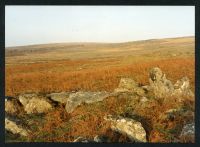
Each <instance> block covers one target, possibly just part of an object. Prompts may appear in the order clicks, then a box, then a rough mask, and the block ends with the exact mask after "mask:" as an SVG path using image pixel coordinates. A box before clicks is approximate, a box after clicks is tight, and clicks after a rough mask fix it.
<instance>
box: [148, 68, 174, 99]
mask: <svg viewBox="0 0 200 147" xmlns="http://www.w3.org/2000/svg"><path fill="white" fill-rule="evenodd" d="M149 83H150V88H151V90H152V91H153V93H154V95H155V97H157V98H162V97H165V96H169V95H171V94H172V92H173V90H174V87H173V85H172V83H171V81H170V80H168V79H167V78H166V76H165V74H164V73H163V72H162V71H161V69H160V68H158V67H155V68H152V69H151V70H150V72H149Z"/></svg>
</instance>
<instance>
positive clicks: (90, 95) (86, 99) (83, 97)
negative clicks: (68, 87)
mask: <svg viewBox="0 0 200 147" xmlns="http://www.w3.org/2000/svg"><path fill="white" fill-rule="evenodd" d="M109 96H110V93H108V92H105V91H103V92H83V91H79V92H76V93H72V94H70V95H69V98H68V99H67V103H66V106H65V109H66V111H67V112H68V113H71V112H73V111H74V109H75V108H76V107H77V106H79V105H81V104H82V103H87V104H90V103H94V102H99V101H102V100H103V99H105V98H107V97H109Z"/></svg>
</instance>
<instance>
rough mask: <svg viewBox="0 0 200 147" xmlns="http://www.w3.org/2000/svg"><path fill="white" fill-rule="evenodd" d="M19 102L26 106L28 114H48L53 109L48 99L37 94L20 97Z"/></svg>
mask: <svg viewBox="0 0 200 147" xmlns="http://www.w3.org/2000/svg"><path fill="white" fill-rule="evenodd" d="M19 101H20V102H21V103H22V105H23V106H24V110H25V112H26V113H27V114H32V113H46V112H48V111H49V110H51V109H52V108H53V106H52V104H51V103H50V101H48V99H46V98H45V97H43V96H39V95H37V94H23V95H20V96H19Z"/></svg>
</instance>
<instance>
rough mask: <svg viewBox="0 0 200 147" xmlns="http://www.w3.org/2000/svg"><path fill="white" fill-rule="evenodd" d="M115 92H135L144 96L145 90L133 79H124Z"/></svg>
mask: <svg viewBox="0 0 200 147" xmlns="http://www.w3.org/2000/svg"><path fill="white" fill-rule="evenodd" d="M114 92H116V93H119V92H134V93H136V94H138V95H143V94H144V92H145V91H144V90H143V88H141V87H139V85H138V83H136V82H135V81H134V80H133V79H130V78H122V79H121V80H120V83H119V86H118V88H116V89H115V90H114Z"/></svg>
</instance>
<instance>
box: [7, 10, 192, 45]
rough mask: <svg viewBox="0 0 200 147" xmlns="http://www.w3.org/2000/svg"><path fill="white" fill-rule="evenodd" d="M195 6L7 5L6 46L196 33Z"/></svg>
mask: <svg viewBox="0 0 200 147" xmlns="http://www.w3.org/2000/svg"><path fill="white" fill-rule="evenodd" d="M194 16H195V10H194V6H6V12H5V43H6V46H18V45H30V44H43V43H60V42H126V41H134V40H145V39H153V38H169V37H180V36H194V34H195V18H194Z"/></svg>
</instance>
